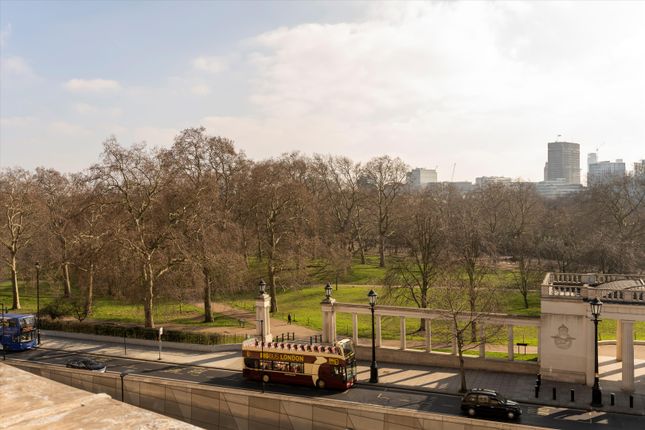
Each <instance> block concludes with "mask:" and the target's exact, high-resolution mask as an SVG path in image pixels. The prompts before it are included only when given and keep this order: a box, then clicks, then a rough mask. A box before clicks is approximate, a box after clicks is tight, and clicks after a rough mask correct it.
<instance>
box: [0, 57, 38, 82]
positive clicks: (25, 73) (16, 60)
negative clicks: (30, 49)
mask: <svg viewBox="0 0 645 430" xmlns="http://www.w3.org/2000/svg"><path fill="white" fill-rule="evenodd" d="M0 69H1V70H2V74H3V75H4V74H8V75H12V76H16V77H22V78H34V77H36V74H35V73H34V71H33V70H32V68H31V67H30V66H29V64H27V61H26V60H25V59H24V58H22V57H17V56H12V57H7V58H2V59H0Z"/></svg>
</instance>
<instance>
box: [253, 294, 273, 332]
mask: <svg viewBox="0 0 645 430" xmlns="http://www.w3.org/2000/svg"><path fill="white" fill-rule="evenodd" d="M270 311H271V296H270V295H268V294H266V293H264V294H260V295H258V297H257V298H256V299H255V319H256V320H257V321H256V326H257V328H256V331H255V336H256V337H257V338H258V339H264V341H265V342H271V341H273V336H272V335H271V312H270Z"/></svg>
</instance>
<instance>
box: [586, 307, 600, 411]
mask: <svg viewBox="0 0 645 430" xmlns="http://www.w3.org/2000/svg"><path fill="white" fill-rule="evenodd" d="M589 305H591V315H592V316H593V324H594V353H595V354H594V355H595V357H594V372H595V373H594V378H593V387H592V388H591V406H595V407H602V391H601V390H600V380H599V379H600V378H599V377H598V321H599V319H598V317H600V310H601V309H602V302H601V301H600V300H598V298H597V297H594V299H593V300H592V301H591V302H589Z"/></svg>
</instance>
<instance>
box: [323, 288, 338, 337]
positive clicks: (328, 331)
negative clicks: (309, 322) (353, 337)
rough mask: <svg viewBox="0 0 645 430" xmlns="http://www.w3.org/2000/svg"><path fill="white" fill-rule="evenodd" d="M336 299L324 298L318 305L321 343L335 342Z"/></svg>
mask: <svg viewBox="0 0 645 430" xmlns="http://www.w3.org/2000/svg"><path fill="white" fill-rule="evenodd" d="M334 303H336V299H334V298H332V297H330V298H325V300H323V301H322V302H321V303H320V304H321V306H322V317H323V320H322V330H323V333H322V340H323V342H328V343H334V342H336V310H335V309H334Z"/></svg>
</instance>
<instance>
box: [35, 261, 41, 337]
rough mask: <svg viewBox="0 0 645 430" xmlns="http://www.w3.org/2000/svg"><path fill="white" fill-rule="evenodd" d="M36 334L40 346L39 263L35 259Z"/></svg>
mask: <svg viewBox="0 0 645 430" xmlns="http://www.w3.org/2000/svg"><path fill="white" fill-rule="evenodd" d="M36 335H37V336H38V346H40V263H39V262H37V261H36Z"/></svg>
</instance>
